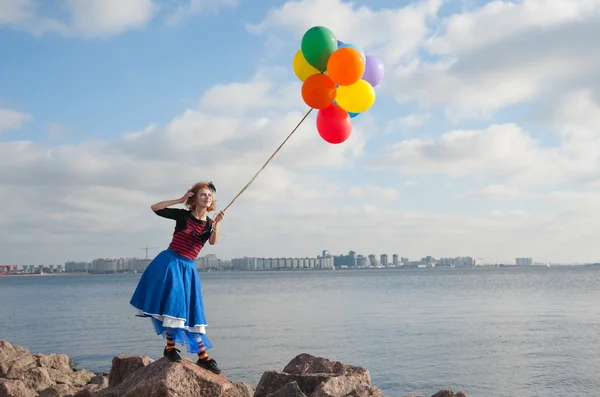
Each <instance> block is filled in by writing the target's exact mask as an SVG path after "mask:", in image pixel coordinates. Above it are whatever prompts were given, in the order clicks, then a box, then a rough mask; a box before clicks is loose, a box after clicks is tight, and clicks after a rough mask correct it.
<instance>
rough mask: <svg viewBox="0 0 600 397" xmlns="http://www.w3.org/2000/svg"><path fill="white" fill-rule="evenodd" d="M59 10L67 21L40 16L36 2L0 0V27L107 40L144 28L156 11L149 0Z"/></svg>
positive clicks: (99, 0)
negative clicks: (5, 26) (106, 38)
mask: <svg viewBox="0 0 600 397" xmlns="http://www.w3.org/2000/svg"><path fill="white" fill-rule="evenodd" d="M62 7H63V9H64V11H65V13H66V15H67V18H61V19H59V18H55V17H52V16H47V15H44V13H43V12H42V11H43V7H42V2H41V1H39V0H1V1H0V15H1V16H0V24H6V25H8V26H9V27H12V28H15V29H19V30H24V31H26V32H29V33H31V34H34V35H43V34H46V33H57V34H60V35H63V36H84V37H107V36H111V35H116V34H120V33H123V32H125V31H127V30H130V29H138V28H143V27H145V26H146V24H147V23H148V22H149V21H150V20H151V19H152V18H153V17H154V15H155V13H156V11H157V10H158V8H157V6H156V5H155V4H154V2H153V0H128V1H121V0H63V1H62ZM40 10H42V11H40Z"/></svg>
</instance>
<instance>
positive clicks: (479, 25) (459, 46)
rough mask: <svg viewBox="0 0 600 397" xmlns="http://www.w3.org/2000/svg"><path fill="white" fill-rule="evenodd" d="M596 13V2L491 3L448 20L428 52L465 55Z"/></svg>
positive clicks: (531, 0)
mask: <svg viewBox="0 0 600 397" xmlns="http://www.w3.org/2000/svg"><path fill="white" fill-rule="evenodd" d="M598 12H600V2H598V1H597V0H552V1H547V0H523V1H518V2H517V1H513V0H511V1H499V0H496V1H491V2H489V3H487V4H485V5H483V6H482V7H481V8H478V9H476V10H474V11H472V12H466V13H462V14H455V15H452V16H450V17H449V18H447V19H446V20H445V21H444V23H443V32H444V33H443V35H436V36H432V37H431V38H429V39H428V43H427V44H428V45H427V48H428V49H429V50H430V51H431V52H432V53H434V54H450V55H454V54H458V53H464V52H468V51H473V50H475V49H477V48H481V47H485V46H489V45H491V44H494V43H497V42H499V41H502V40H505V39H507V38H511V37H515V36H518V35H519V34H524V33H527V32H529V31H531V30H539V29H552V28H555V27H557V26H561V25H564V24H570V23H574V22H581V21H583V20H585V19H593V18H594V17H596V16H597V13H598ZM508 21H510V23H507V22H508Z"/></svg>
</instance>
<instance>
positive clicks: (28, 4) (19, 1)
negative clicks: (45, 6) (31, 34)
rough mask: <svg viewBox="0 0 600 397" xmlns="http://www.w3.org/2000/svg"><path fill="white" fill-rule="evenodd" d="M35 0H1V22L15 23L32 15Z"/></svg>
mask: <svg viewBox="0 0 600 397" xmlns="http://www.w3.org/2000/svg"><path fill="white" fill-rule="evenodd" d="M34 8H35V0H0V24H13V23H18V22H19V21H23V20H25V19H27V18H28V17H29V15H31V13H32V12H33V9H34Z"/></svg>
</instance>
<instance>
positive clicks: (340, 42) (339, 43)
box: [337, 40, 344, 48]
mask: <svg viewBox="0 0 600 397" xmlns="http://www.w3.org/2000/svg"><path fill="white" fill-rule="evenodd" d="M337 42H338V48H340V46H341V45H342V44H344V42H343V41H339V40H338V41H337Z"/></svg>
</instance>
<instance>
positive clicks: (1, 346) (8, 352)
mask: <svg viewBox="0 0 600 397" xmlns="http://www.w3.org/2000/svg"><path fill="white" fill-rule="evenodd" d="M28 354H29V350H27V349H25V348H23V347H21V346H13V345H11V344H10V343H8V342H7V341H5V340H0V377H5V376H6V374H7V372H8V369H9V368H10V366H11V365H12V363H13V362H14V361H15V360H17V359H19V358H21V357H24V356H26V355H28Z"/></svg>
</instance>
